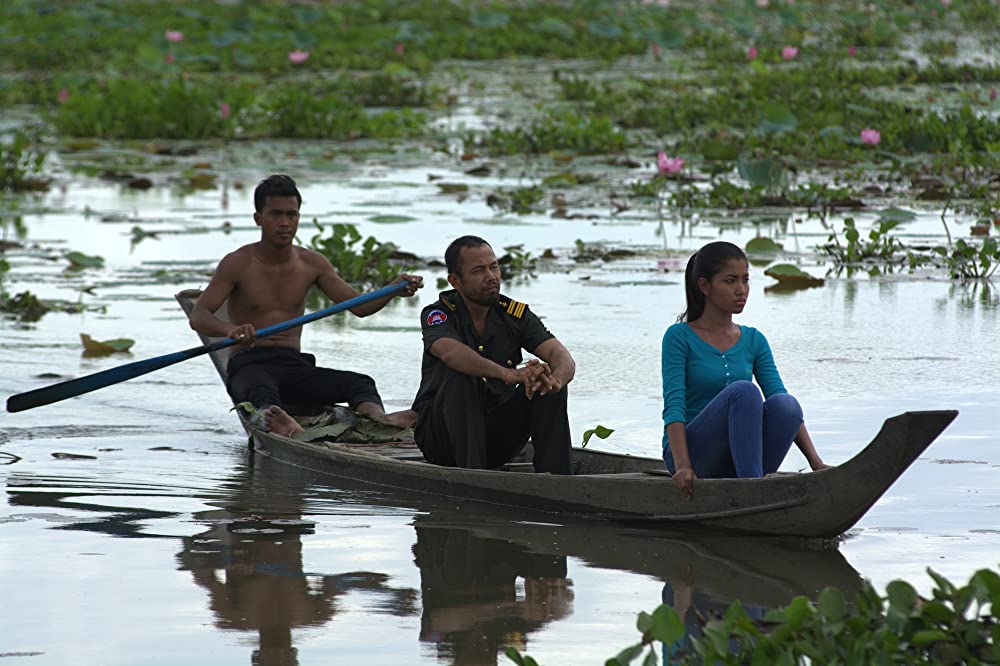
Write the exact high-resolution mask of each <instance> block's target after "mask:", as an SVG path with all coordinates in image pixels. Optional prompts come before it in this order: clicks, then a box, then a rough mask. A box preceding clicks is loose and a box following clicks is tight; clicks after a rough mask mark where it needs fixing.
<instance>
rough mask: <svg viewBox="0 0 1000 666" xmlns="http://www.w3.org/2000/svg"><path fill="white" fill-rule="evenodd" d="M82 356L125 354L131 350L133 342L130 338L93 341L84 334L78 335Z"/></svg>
mask: <svg viewBox="0 0 1000 666" xmlns="http://www.w3.org/2000/svg"><path fill="white" fill-rule="evenodd" d="M80 342H81V343H82V344H83V353H84V356H107V355H108V354H117V353H125V352H128V351H129V350H130V349H132V346H133V345H135V340H132V339H131V338H114V339H112V340H95V339H93V338H92V337H90V336H89V335H87V334H86V333H81V334H80Z"/></svg>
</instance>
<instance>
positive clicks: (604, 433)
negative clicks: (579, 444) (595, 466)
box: [583, 425, 614, 448]
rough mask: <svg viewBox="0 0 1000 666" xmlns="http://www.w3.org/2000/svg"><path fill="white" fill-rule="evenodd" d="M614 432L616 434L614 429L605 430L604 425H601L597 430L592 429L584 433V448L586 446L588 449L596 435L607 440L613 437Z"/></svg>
mask: <svg viewBox="0 0 1000 666" xmlns="http://www.w3.org/2000/svg"><path fill="white" fill-rule="evenodd" d="M613 432H614V428H605V427H604V426H602V425H599V426H597V427H595V428H591V429H590V430H588V431H587V432H585V433H583V446H584V448H586V446H587V444H589V443H590V438H591V437H593V436H594V435H597V436H598V437H600V438H601V439H607V438H608V437H610V436H611V433H613Z"/></svg>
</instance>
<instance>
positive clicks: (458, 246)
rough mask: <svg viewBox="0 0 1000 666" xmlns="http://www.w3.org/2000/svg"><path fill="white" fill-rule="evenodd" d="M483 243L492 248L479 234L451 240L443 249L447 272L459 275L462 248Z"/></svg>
mask: <svg viewBox="0 0 1000 666" xmlns="http://www.w3.org/2000/svg"><path fill="white" fill-rule="evenodd" d="M483 245H487V246H489V247H490V249H492V248H493V246H492V245H490V244H489V243H487V242H486V241H485V240H483V239H482V238H480V237H479V236H460V237H459V238H456V239H455V240H453V241H452V242H451V245H449V246H448V249H447V250H445V251H444V265H445V266H447V267H448V272H449V273H454V274H455V275H461V273H459V271H460V270H461V269H462V262H461V258H462V248H466V247H481V246H483Z"/></svg>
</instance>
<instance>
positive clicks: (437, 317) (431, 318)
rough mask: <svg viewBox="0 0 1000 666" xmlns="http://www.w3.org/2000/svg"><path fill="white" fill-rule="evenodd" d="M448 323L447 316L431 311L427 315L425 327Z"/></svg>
mask: <svg viewBox="0 0 1000 666" xmlns="http://www.w3.org/2000/svg"><path fill="white" fill-rule="evenodd" d="M446 321H448V315H446V314H445V313H444V312H443V311H442V310H431V311H430V312H428V313H427V325H428V326H437V325H438V324H443V323H445V322H446Z"/></svg>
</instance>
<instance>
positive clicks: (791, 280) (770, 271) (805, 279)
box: [764, 264, 826, 291]
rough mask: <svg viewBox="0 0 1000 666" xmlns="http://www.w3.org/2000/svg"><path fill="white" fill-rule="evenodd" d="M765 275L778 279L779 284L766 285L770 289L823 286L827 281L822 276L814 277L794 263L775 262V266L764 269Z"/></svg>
mask: <svg viewBox="0 0 1000 666" xmlns="http://www.w3.org/2000/svg"><path fill="white" fill-rule="evenodd" d="M764 275H766V276H768V277H770V278H774V279H775V280H777V281H778V284H776V285H773V286H770V287H766V289H767V290H768V291H794V290H798V289H809V288H810V287H822V286H823V285H824V284H825V283H826V281H825V280H823V279H822V278H817V277H813V276H812V275H809V273H806V272H805V271H804V270H802V269H801V268H799V267H798V266H794V265H792V264H774V265H773V266H768V267H767V269H766V270H765V271H764Z"/></svg>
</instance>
